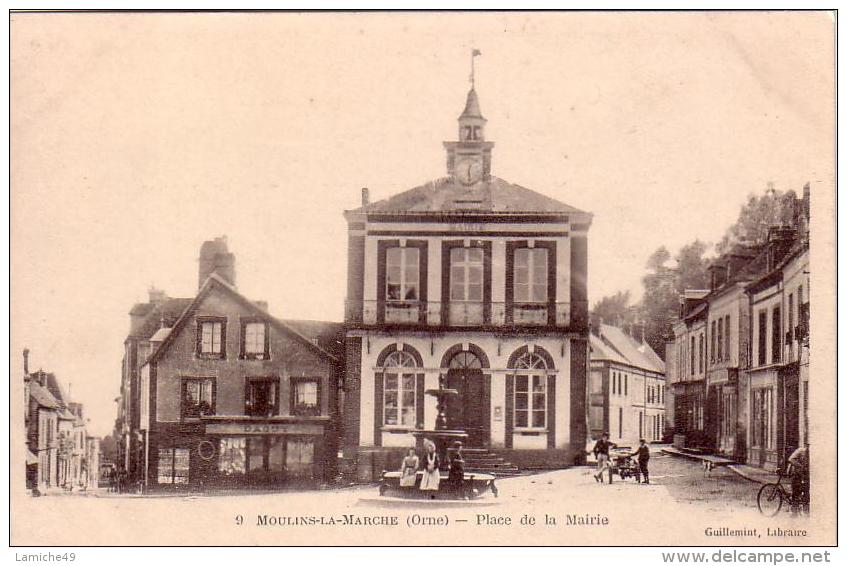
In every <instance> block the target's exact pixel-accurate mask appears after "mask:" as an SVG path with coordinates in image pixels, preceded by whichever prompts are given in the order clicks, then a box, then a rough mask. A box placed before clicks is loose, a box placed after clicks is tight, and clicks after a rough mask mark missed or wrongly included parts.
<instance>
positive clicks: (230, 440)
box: [218, 436, 247, 475]
mask: <svg viewBox="0 0 847 566" xmlns="http://www.w3.org/2000/svg"><path fill="white" fill-rule="evenodd" d="M246 446H247V439H246V438H244V437H242V436H229V437H224V438H221V445H220V452H221V453H220V456H219V457H218V469H219V470H220V471H221V472H222V473H223V474H226V475H233V474H243V473H244V470H245V462H246V456H247V454H246Z"/></svg>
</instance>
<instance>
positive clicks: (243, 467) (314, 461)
mask: <svg viewBox="0 0 847 566" xmlns="http://www.w3.org/2000/svg"><path fill="white" fill-rule="evenodd" d="M315 419H316V420H318V422H314V423H280V422H255V421H250V422H213V423H203V424H201V425H198V426H196V427H195V430H194V431H192V432H188V431H185V427H182V428H183V430H182V431H181V432H179V433H176V431H173V432H174V433H176V434H173V433H172V434H167V433H165V434H161V435H154V436H153V437H152V438H151V456H152V458H151V463H154V465H155V469H152V470H150V473H149V478H150V480H152V483H151V484H150V485H149V488H150V489H189V490H190V489H207V488H233V489H250V488H280V487H313V486H316V485H318V484H320V483H322V482H323V481H325V478H324V474H325V469H326V465H325V462H324V459H325V450H324V424H325V423H324V421H326V419H323V418H321V417H316V418H315Z"/></svg>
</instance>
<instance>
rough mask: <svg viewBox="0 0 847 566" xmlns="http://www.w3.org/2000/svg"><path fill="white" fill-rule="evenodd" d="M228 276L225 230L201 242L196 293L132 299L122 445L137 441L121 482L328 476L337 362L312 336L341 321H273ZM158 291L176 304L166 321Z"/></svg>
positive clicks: (275, 483)
mask: <svg viewBox="0 0 847 566" xmlns="http://www.w3.org/2000/svg"><path fill="white" fill-rule="evenodd" d="M234 276H235V272H234V257H232V254H229V252H228V251H227V248H226V242H225V240H222V239H217V240H214V241H209V242H206V243H205V244H204V245H203V248H202V249H201V260H200V277H199V281H200V288H199V291H198V294H197V296H196V297H194V298H193V299H189V300H188V301H185V300H175V299H167V298H166V297H164V296H163V294H162V296H158V297H154V298H155V299H157V300H158V301H159V305H156V304H154V306H153V308H149V307H148V308H147V309H141V308H139V306H138V305H136V307H135V308H134V309H133V311H136V312H137V311H140V310H149V312H148V314H146V315H145V316H144V319H142V320H138V321H137V322H136V324H134V325H133V326H134V327H135V328H137V329H144V330H143V331H141V330H138V331H137V332H136V333H135V334H134V336H131V338H129V339H128V341H129V343H131V344H132V345H133V347H134V351H132V352H128V353H129V354H130V357H131V358H132V360H131V361H133V362H134V363H133V366H137V368H136V367H133V368H130V369H129V371H127V372H126V374H125V376H126V375H128V376H129V378H130V379H126V377H125V379H124V382H125V384H126V383H127V382H128V383H129V384H130V387H128V388H126V389H125V396H127V397H128V398H125V399H123V401H124V403H123V406H124V413H123V414H122V415H121V421H122V423H124V427H125V428H127V429H128V432H129V439H126V440H125V441H124V444H125V446H128V447H129V449H130V451H132V450H133V448H132V447H133V443H136V444H135V445H136V446H137V448H136V450H137V457H131V458H129V461H130V462H134V468H133V467H130V469H129V470H128V475H127V478H128V481H129V482H139V483H141V484H142V485H143V486H144V487H145V488H147V489H150V490H155V489H204V488H211V487H237V488H246V487H255V486H264V487H269V488H280V487H284V486H288V485H292V484H305V485H314V484H316V483H321V482H324V481H327V480H328V479H331V478H332V477H333V475H334V473H335V461H336V458H337V443H336V439H337V431H336V426H337V398H336V396H337V389H338V382H339V377H340V365H339V358H338V357H337V354H333V353H331V352H330V351H328V350H327V349H324V347H322V345H321V344H323V345H328V346H330V347H331V346H332V345H333V344H336V345H340V344H341V343H342V342H341V339H340V334H339V336H337V337H335V338H333V336H332V333H333V329H334V328H335V329H337V331H339V332H340V330H341V326H340V325H337V326H333V325H332V324H324V323H317V322H310V321H299V322H295V323H293V324H289V323H287V322H285V321H282V320H279V319H276V318H274V317H273V316H271V315H270V314H269V313H268V312H267V306H266V305H265V304H264V303H259V302H255V301H250V300H248V299H246V298H245V297H244V296H242V295H241V294H240V293H238V291H237V290H236V289H235V286H234V281H235V277H234ZM169 301H170V302H171V303H170V304H171V305H172V306H176V305H185V307H184V309H183V310H182V312H181V313H180V314H179V316H178V317H177V318H176V320H174V321H173V322H172V324H168V322H167V318H168V317H167V314H168V313H167V308H166V306H165V305H168V302H169ZM174 301H178V302H174ZM157 311H158V312H159V313H160V319H161V321H160V322H159V324H158V328H157V329H155V330H154V331H153V329H152V326H148V324H149V322H150V320H151V317H155V316H156V314H155V313H156V312H157ZM298 327H299V329H301V330H303V329H305V330H307V331H309V332H312V333H313V334H312V335H311V336H305V335H304V334H302V333H301V332H300V331H299V330H298ZM145 336H146V338H144V337H145ZM136 400H137V402H136ZM136 426H137V429H135V427H136ZM125 462H126V460H125ZM125 465H126V464H125Z"/></svg>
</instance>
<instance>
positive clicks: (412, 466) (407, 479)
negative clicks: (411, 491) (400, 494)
mask: <svg viewBox="0 0 847 566" xmlns="http://www.w3.org/2000/svg"><path fill="white" fill-rule="evenodd" d="M418 464H419V460H418V455H417V454H415V449H414V448H409V452H408V453H407V454H406V456H405V457H404V458H403V463H402V464H401V465H400V487H415V479H416V478H417V476H418Z"/></svg>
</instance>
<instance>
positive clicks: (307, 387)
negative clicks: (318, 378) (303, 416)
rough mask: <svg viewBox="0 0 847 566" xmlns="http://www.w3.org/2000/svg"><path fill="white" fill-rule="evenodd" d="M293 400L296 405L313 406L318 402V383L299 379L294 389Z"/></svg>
mask: <svg viewBox="0 0 847 566" xmlns="http://www.w3.org/2000/svg"><path fill="white" fill-rule="evenodd" d="M295 402H296V404H298V405H307V406H315V405H317V403H318V384H317V383H316V382H314V381H300V382H298V383H297V385H296V389H295Z"/></svg>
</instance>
